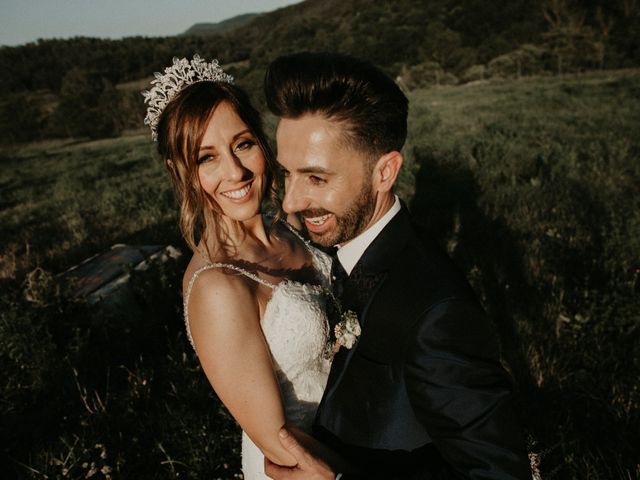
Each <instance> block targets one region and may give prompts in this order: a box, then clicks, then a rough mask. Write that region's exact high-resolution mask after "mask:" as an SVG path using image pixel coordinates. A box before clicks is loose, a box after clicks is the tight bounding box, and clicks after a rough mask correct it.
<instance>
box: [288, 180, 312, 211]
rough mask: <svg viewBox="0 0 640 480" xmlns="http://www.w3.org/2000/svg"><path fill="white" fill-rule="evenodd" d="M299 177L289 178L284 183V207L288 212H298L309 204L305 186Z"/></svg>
mask: <svg viewBox="0 0 640 480" xmlns="http://www.w3.org/2000/svg"><path fill="white" fill-rule="evenodd" d="M301 183H302V182H300V181H299V180H298V179H293V178H287V179H286V180H285V185H284V199H283V200H282V208H283V210H284V211H285V212H287V213H296V212H300V211H302V210H305V209H306V208H307V206H308V200H307V198H306V195H305V192H304V187H303V185H301Z"/></svg>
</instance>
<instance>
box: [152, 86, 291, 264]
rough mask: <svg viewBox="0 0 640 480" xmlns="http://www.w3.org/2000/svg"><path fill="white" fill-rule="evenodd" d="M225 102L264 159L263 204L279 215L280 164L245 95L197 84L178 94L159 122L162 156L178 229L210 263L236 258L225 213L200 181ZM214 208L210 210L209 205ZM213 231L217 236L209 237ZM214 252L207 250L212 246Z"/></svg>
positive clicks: (221, 87)
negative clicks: (210, 130)
mask: <svg viewBox="0 0 640 480" xmlns="http://www.w3.org/2000/svg"><path fill="white" fill-rule="evenodd" d="M221 102H227V103H228V104H229V105H231V106H232V107H233V109H234V110H235V112H236V113H237V114H238V116H239V117H240V118H241V119H242V121H243V122H244V123H245V124H246V125H247V127H249V130H250V131H251V133H252V134H253V136H254V137H255V138H256V141H257V144H258V146H259V147H260V149H261V150H262V153H263V155H264V158H265V161H266V169H265V185H266V189H267V190H266V191H265V195H264V197H263V202H265V201H266V202H267V203H271V207H272V208H273V209H274V211H275V213H276V214H277V215H279V214H280V202H279V200H278V197H277V185H276V181H275V172H276V165H277V164H276V161H275V156H274V154H273V150H272V149H271V147H270V146H269V143H268V141H267V138H266V136H265V134H264V131H263V128H262V120H261V118H260V114H259V113H258V112H257V111H256V110H255V109H254V108H253V106H252V105H251V102H250V101H249V98H248V97H247V95H246V94H245V93H244V92H243V91H242V90H240V89H239V88H238V87H236V86H234V85H232V84H229V83H225V82H212V81H206V82H198V83H194V84H191V85H189V86H188V87H186V88H184V89H183V90H182V91H180V93H178V94H177V95H176V96H175V98H173V99H172V100H171V102H169V104H168V105H167V106H166V108H165V109H164V111H163V112H162V115H161V116H160V120H159V123H158V152H159V153H160V155H161V157H162V158H163V159H164V160H166V164H167V168H168V170H169V172H170V174H171V180H172V183H173V186H174V190H175V192H176V195H177V197H178V201H179V203H180V230H181V231H182V236H183V237H184V239H185V241H186V242H187V245H189V247H190V248H191V250H193V251H194V252H197V251H198V243H199V242H202V243H203V244H204V245H205V248H206V249H207V254H208V256H209V259H210V260H213V259H214V258H221V257H229V256H231V255H233V253H232V252H233V247H234V245H233V244H232V243H231V242H230V240H229V232H228V231H227V229H226V227H225V223H224V222H222V221H220V219H221V216H222V215H223V214H222V211H221V209H220V207H219V206H218V204H217V203H216V202H215V201H213V200H212V199H210V198H208V196H207V194H206V193H205V192H204V190H203V189H202V186H201V185H200V180H199V177H198V153H199V149H200V144H201V142H202V138H203V137H204V134H205V131H206V128H207V126H208V124H209V121H210V119H211V116H212V115H213V112H214V111H215V109H216V107H217V106H218V105H219V104H220V103H221ZM209 206H210V207H211V208H208V207H209ZM210 232H212V233H213V234H214V235H215V236H216V238H213V239H210V238H207V235H208V234H209V233H210ZM212 244H213V245H215V250H214V251H209V247H210V246H211V245H212Z"/></svg>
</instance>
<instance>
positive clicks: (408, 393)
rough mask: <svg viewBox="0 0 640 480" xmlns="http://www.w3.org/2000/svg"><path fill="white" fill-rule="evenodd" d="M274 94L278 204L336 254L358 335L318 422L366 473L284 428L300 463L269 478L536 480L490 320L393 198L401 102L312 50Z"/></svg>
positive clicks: (271, 85) (339, 362) (284, 62)
mask: <svg viewBox="0 0 640 480" xmlns="http://www.w3.org/2000/svg"><path fill="white" fill-rule="evenodd" d="M265 88H266V95H267V103H268V105H269V108H270V110H271V111H272V112H273V113H274V114H276V115H278V116H279V117H280V123H279V126H278V130H277V143H278V162H279V163H280V165H281V166H282V169H283V173H284V177H285V188H286V192H285V198H284V202H283V207H284V209H285V211H286V212H288V213H295V214H298V216H299V217H300V218H301V219H302V220H303V222H304V224H305V226H306V228H307V230H308V231H309V235H310V236H311V239H312V240H313V241H314V242H316V243H318V244H320V245H323V246H327V247H331V246H338V251H337V260H338V261H339V263H338V262H336V263H335V266H336V267H338V268H337V269H336V273H335V276H336V283H337V284H338V285H337V286H338V289H337V290H338V291H337V295H339V297H340V299H341V302H342V305H343V308H344V309H350V310H353V311H354V312H356V314H357V316H358V320H359V322H360V325H361V332H362V333H361V335H360V337H359V339H358V341H357V342H356V344H355V345H354V346H353V347H352V348H351V349H347V348H345V347H342V348H341V349H340V351H339V352H338V353H337V354H336V356H335V358H334V361H333V365H332V368H331V373H330V375H329V380H328V382H327V386H326V389H325V392H324V397H323V399H322V402H321V404H320V406H319V409H318V413H317V417H316V421H315V425H314V436H316V438H318V439H319V440H321V441H322V442H323V443H325V444H326V445H328V446H329V447H331V448H332V449H333V450H334V451H336V452H338V453H339V454H340V455H342V456H343V457H345V458H346V459H347V460H348V461H349V462H351V464H352V465H354V466H355V467H356V469H357V471H358V472H357V473H354V474H350V473H347V472H344V473H340V472H339V471H337V468H335V467H332V466H331V465H329V464H328V463H326V462H325V461H323V460H322V459H320V458H316V457H314V456H313V454H311V453H310V452H307V451H306V450H305V449H304V448H303V447H302V446H301V445H300V444H299V443H298V442H297V441H296V440H295V439H294V437H293V436H292V435H290V434H288V432H287V431H286V430H284V429H283V431H282V432H281V439H282V443H283V444H284V445H285V447H287V448H288V449H289V450H290V451H291V453H292V454H293V455H294V456H295V457H296V458H297V460H298V465H297V466H296V467H294V468H293V469H290V468H283V467H279V466H277V465H274V464H272V463H269V462H268V461H267V465H266V467H265V468H266V469H265V471H266V473H267V474H268V475H269V476H271V477H273V478H275V479H297V478H300V479H305V478H307V479H311V478H314V479H321V478H327V479H334V478H342V479H343V480H346V479H349V478H380V479H436V478H438V479H440V478H471V479H480V478H483V479H525V478H527V477H528V478H531V473H530V472H529V468H528V461H527V455H526V451H525V448H524V442H523V440H522V438H521V433H520V430H519V428H518V426H517V423H516V420H515V416H514V413H513V406H512V398H511V383H510V378H509V376H508V375H507V374H506V372H505V371H504V370H503V368H502V367H501V365H500V363H499V360H498V346H497V343H496V339H495V337H494V333H493V331H492V328H491V325H490V323H489V322H488V321H487V318H486V317H485V315H484V313H483V311H482V308H481V307H480V305H479V303H478V301H477V300H476V298H475V296H474V294H473V292H472V291H471V288H470V287H469V285H468V283H467V282H466V280H465V279H464V278H463V276H462V275H461V274H460V273H459V272H458V270H457V269H456V268H455V267H454V265H453V264H452V262H451V261H450V260H449V258H448V257H447V256H446V255H445V254H444V253H442V252H441V251H440V249H439V248H437V247H436V246H435V245H434V244H432V243H431V242H429V241H428V240H426V239H425V238H424V235H420V234H419V233H418V231H417V229H416V228H415V227H414V225H413V223H412V220H411V217H410V214H409V212H408V211H407V209H406V207H405V206H404V204H403V203H402V202H400V201H399V199H398V198H397V197H396V196H395V195H394V193H393V186H394V183H395V181H396V179H397V177H398V172H399V171H400V167H401V166H402V162H403V158H402V155H401V154H400V150H401V149H402V146H403V144H404V141H405V138H406V132H407V108H408V105H407V99H406V97H405V96H404V94H403V93H402V92H401V91H400V89H399V88H398V87H397V86H396V84H395V83H394V82H393V81H392V80H390V79H389V78H388V77H387V76H386V75H385V74H383V73H382V72H381V71H380V70H378V69H377V68H375V67H374V66H372V65H370V64H368V63H366V62H363V61H360V60H357V59H355V58H352V57H348V56H343V55H338V54H317V53H300V54H294V55H289V56H284V57H280V58H278V59H276V60H275V61H274V62H273V63H272V64H271V65H270V67H269V70H268V72H267V76H266V79H265ZM343 278H344V280H342V279H343Z"/></svg>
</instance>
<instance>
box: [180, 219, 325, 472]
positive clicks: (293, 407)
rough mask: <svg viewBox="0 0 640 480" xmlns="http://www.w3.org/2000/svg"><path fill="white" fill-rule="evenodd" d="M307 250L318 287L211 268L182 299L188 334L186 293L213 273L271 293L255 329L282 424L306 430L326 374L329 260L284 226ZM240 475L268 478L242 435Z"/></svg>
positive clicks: (219, 265)
mask: <svg viewBox="0 0 640 480" xmlns="http://www.w3.org/2000/svg"><path fill="white" fill-rule="evenodd" d="M285 225H287V226H288V227H289V229H290V230H291V231H292V232H293V233H294V234H295V235H296V236H298V238H300V239H301V241H303V242H304V243H305V245H306V246H307V248H308V249H309V251H310V253H311V256H312V259H313V265H314V267H315V269H316V270H317V271H318V273H319V278H320V284H319V285H312V284H306V283H301V282H297V281H293V280H284V281H282V282H280V283H278V284H273V283H271V282H268V281H266V280H264V279H263V278H261V277H260V276H258V275H257V274H256V273H254V272H250V271H247V270H245V269H243V268H240V267H238V266H236V265H232V264H225V263H210V264H208V265H205V266H203V267H201V268H200V269H198V270H197V271H196V272H195V273H194V274H193V276H192V277H191V280H190V281H189V285H188V286H187V290H186V293H185V298H184V319H185V326H186V330H187V337H188V338H189V341H190V342H191V344H192V345H193V340H192V338H191V332H190V330H189V317H188V302H189V295H190V293H191V288H192V287H193V284H194V282H195V281H196V279H197V278H198V276H199V275H200V274H201V273H202V272H203V271H205V270H209V269H212V268H226V269H231V270H234V271H236V272H238V273H239V274H242V275H245V276H247V277H249V278H251V279H253V280H255V281H256V282H259V283H261V284H262V285H265V286H267V287H269V288H271V289H272V293H271V298H270V300H269V302H268V303H267V305H266V307H265V310H264V315H263V318H262V319H261V320H260V325H261V327H262V331H263V333H264V336H265V339H266V341H267V344H268V346H269V350H270V351H271V357H272V359H273V364H274V366H275V368H276V375H277V378H278V383H279V384H280V390H281V392H282V399H283V402H284V409H285V415H286V418H287V421H289V422H291V423H294V424H295V425H297V426H299V427H300V428H302V429H304V430H307V431H309V430H310V429H311V425H312V423H313V420H314V418H315V414H316V410H317V407H318V404H319V403H320V400H321V399H322V394H323V392H324V387H325V385H326V383H327V377H328V375H329V368H330V362H329V360H327V359H326V358H325V351H326V346H327V341H328V338H329V323H328V319H327V314H326V306H327V305H326V302H327V299H326V295H325V293H324V291H325V290H326V289H327V288H331V276H330V275H331V257H330V256H328V255H326V254H325V253H323V252H321V251H320V250H318V249H316V248H314V247H312V246H311V245H310V244H309V243H308V242H307V241H306V240H304V239H302V238H301V237H300V235H299V234H298V232H296V231H295V230H294V229H293V228H292V227H290V226H289V225H288V224H286V223H285ZM242 472H243V474H244V478H245V479H246V480H254V479H256V480H257V479H268V478H269V477H267V476H266V475H265V474H264V456H263V455H262V452H261V451H260V450H259V449H258V447H256V446H255V444H254V443H253V442H252V441H251V439H250V438H249V437H248V436H247V435H246V434H245V433H244V432H243V434H242Z"/></svg>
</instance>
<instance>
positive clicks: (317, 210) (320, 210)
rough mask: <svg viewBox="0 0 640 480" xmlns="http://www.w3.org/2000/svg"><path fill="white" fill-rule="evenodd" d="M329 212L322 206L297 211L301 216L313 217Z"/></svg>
mask: <svg viewBox="0 0 640 480" xmlns="http://www.w3.org/2000/svg"><path fill="white" fill-rule="evenodd" d="M330 213H333V212H330V211H329V210H325V209H324V208H312V209H308V210H301V211H299V212H298V215H301V216H303V217H308V218H309V217H310V218H314V217H321V216H323V215H329V214H330Z"/></svg>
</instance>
